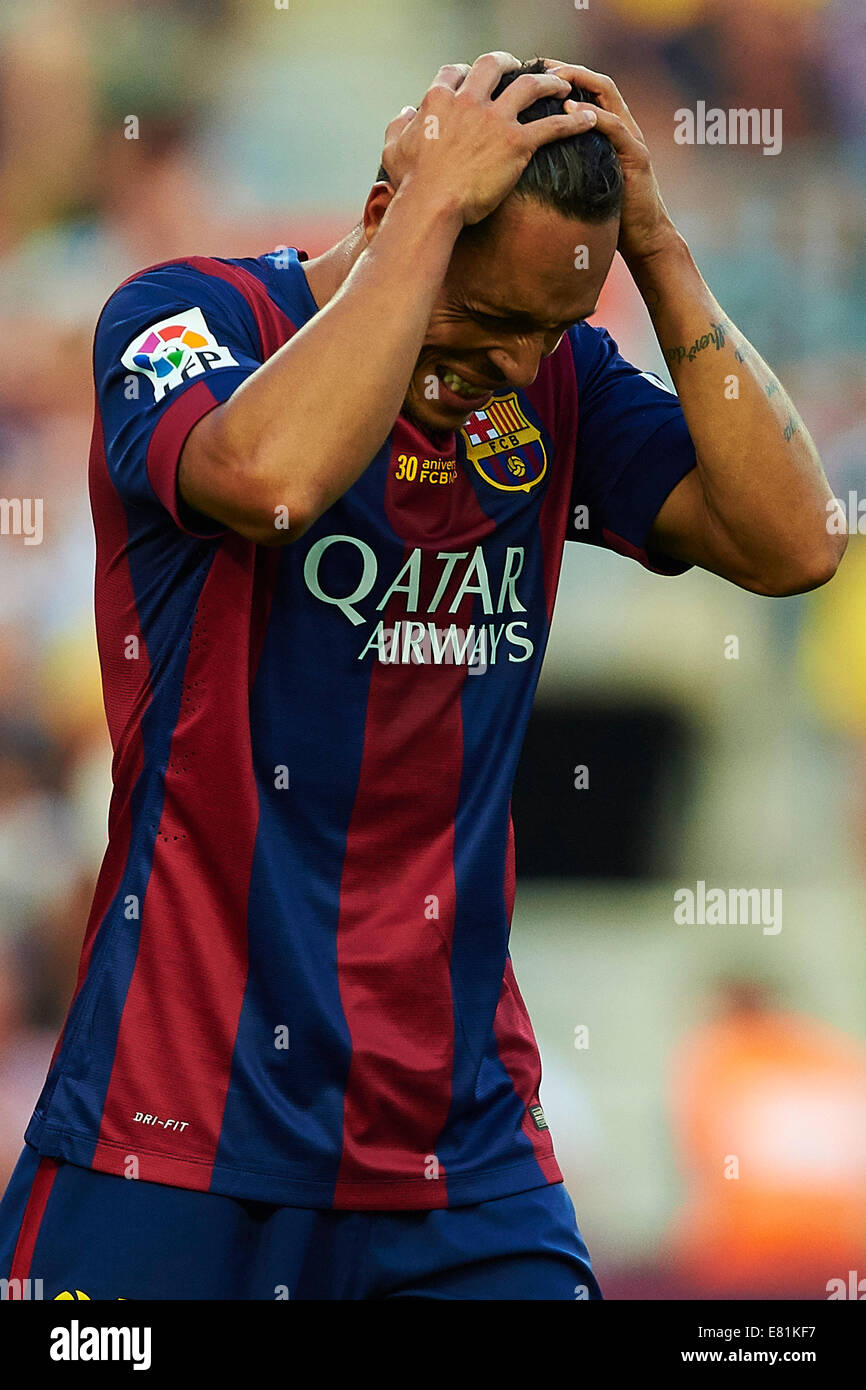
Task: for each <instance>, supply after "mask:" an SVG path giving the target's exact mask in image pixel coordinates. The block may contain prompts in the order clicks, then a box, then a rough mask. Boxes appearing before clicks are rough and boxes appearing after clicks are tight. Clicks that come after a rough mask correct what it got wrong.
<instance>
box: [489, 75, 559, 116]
mask: <svg viewBox="0 0 866 1390" xmlns="http://www.w3.org/2000/svg"><path fill="white" fill-rule="evenodd" d="M570 91H571V83H570V82H569V81H568V79H567V78H565V77H558V76H557V75H556V74H555V73H530V72H527V73H524V74H523V76H522V77H517V78H515V80H514V81H513V82H512V83H510V84H509V86H507V87H506V88H505V91H504V92H503V93H502V95H501V96H499V97H497V98H496V103H495V104H496V109H497V110H501V111H502V112H503V114H504V115H506V116H517V115H518V113H519V112H520V111H524V110H525V109H526V107H527V106H531V105H532V103H533V102H534V101H539V100H540V98H542V97H560V98H561V99H564V98H565V97H567V96H568V94H569V92H570Z"/></svg>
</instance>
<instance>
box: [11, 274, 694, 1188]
mask: <svg viewBox="0 0 866 1390" xmlns="http://www.w3.org/2000/svg"><path fill="white" fill-rule="evenodd" d="M304 259H306V256H305V253H304V252H303V251H297V250H295V249H292V250H290V251H285V250H281V251H277V252H274V253H272V254H270V255H266V256H262V257H260V258H258V259H244V260H218V259H209V258H197V257H196V258H192V259H189V260H185V261H178V262H172V263H170V264H167V265H163V266H158V267H155V268H152V269H150V270H147V271H145V272H143V273H142V274H140V275H139V276H137V277H136V278H134V279H133V280H131V281H129V282H128V283H126V284H125V285H123V286H121V288H120V289H119V290H117V291H116V292H115V294H114V295H113V296H112V297H111V299H110V300H109V301H108V304H107V305H106V307H105V309H104V311H103V313H102V315H101V318H100V322H99V325H98V328H97V332H96V340H95V350H94V367H95V383H96V408H95V421H94V430H93V443H92V450H91V458H90V492H91V499H92V509H93V518H94V526H95V531H96V541H97V562H96V598H95V601H96V622H97V635H98V642H99V653H100V662H101V667H102V678H103V689H104V698H105V707H106V712H107V719H108V724H109V729H110V734H111V741H112V746H113V752H114V756H113V765H112V775H113V793H112V799H111V806H110V812H109V842H108V848H107V851H106V855H105V859H104V862H103V865H102V868H101V871H100V874H99V878H98V882H97V886H96V890H95V896H94V901H93V907H92V911H91V914H90V918H89V922H88V927H87V931H86V936H85V941H84V946H83V952H82V959H81V966H80V971H79V977H78V985H77V989H76V993H75V996H74V999H73V1002H72V1004H71V1007H70V1011H69V1015H68V1017H67V1020H66V1023H65V1025H64V1029H63V1032H62V1034H61V1037H60V1039H59V1041H58V1044H57V1049H56V1051H55V1054H54V1058H53V1059H52V1065H51V1069H50V1072H49V1075H48V1077H47V1080H46V1083H45V1086H44V1089H43V1091H42V1094H41V1096H40V1099H39V1101H38V1104H37V1107H36V1110H35V1112H34V1115H33V1118H32V1120H31V1122H30V1125H29V1128H28V1131H27V1136H26V1137H27V1140H28V1142H29V1143H31V1144H32V1145H34V1146H35V1147H36V1148H37V1149H38V1150H39V1151H40V1152H41V1153H43V1154H46V1155H53V1156H55V1157H62V1158H65V1159H67V1160H69V1161H71V1162H73V1163H77V1164H81V1165H85V1166H90V1167H92V1168H95V1169H98V1170H100V1171H103V1172H108V1173H115V1174H124V1173H126V1174H129V1175H130V1176H137V1177H140V1178H142V1179H145V1180H149V1181H154V1182H160V1183H168V1184H171V1185H174V1186H178V1187H186V1188H193V1189H199V1190H203V1191H212V1192H218V1193H223V1194H227V1195H231V1196H235V1197H240V1198H245V1199H251V1200H261V1201H266V1202H271V1203H284V1204H294V1205H301V1206H309V1207H336V1208H342V1209H349V1210H351V1209H387V1208H405V1209H412V1208H421V1209H423V1208H433V1207H444V1206H448V1205H460V1204H466V1203H472V1202H477V1201H481V1200H484V1199H487V1198H494V1197H498V1196H504V1195H507V1194H510V1193H514V1192H519V1191H522V1190H525V1189H529V1188H532V1187H537V1186H541V1185H543V1184H545V1183H549V1182H558V1181H561V1173H560V1170H559V1168H558V1166H557V1161H556V1158H555V1156H554V1151H553V1147H552V1141H551V1135H550V1132H549V1130H548V1128H547V1124H546V1121H545V1119H544V1115H543V1111H542V1110H541V1106H540V1104H539V1085H540V1079H541V1066H540V1061H539V1054H538V1049H537V1046H536V1043H535V1040H534V1037H533V1033H532V1028H531V1026H530V1022H529V1019H528V1017H527V1011H526V1008H525V1006H524V1003H523V1000H522V998H521V995H520V991H519V990H518V987H517V984H516V982H515V978H514V974H513V971H512V966H511V960H510V955H509V931H510V922H511V915H512V907H513V900H514V841H513V832H512V827H511V818H510V795H511V787H512V781H513V778H514V773H515V768H516V764H517V759H518V754H519V751H520V747H521V742H522V738H523V733H524V729H525V726H526V722H527V719H528V716H529V711H530V706H531V703H532V699H533V693H534V690H535V686H536V682H537V680H538V675H539V670H540V666H541V661H542V657H543V654H544V649H545V644H546V641H547V635H548V629H549V625H550V620H551V615H552V611H553V604H554V597H555V593H556V587H557V579H558V575H559V569H560V563H561V558H562V552H563V543H564V541H565V540H566V539H569V538H570V539H572V540H583V541H588V542H589V543H591V544H596V545H606V546H608V547H612V548H614V549H616V550H619V551H621V552H623V553H625V554H627V555H630V556H632V557H634V558H637V559H639V560H640V561H641V562H642V563H643V564H645V565H647V566H648V567H650V568H655V569H657V570H659V571H661V572H663V573H671V574H674V573H679V572H680V571H681V570H682V569H683V568H686V567H685V566H681V565H677V564H674V563H666V562H665V561H664V559H663V558H661V557H658V556H650V555H649V554H648V552H647V537H648V534H649V530H650V527H651V524H652V522H653V520H654V518H655V516H656V514H657V512H658V510H659V508H660V506H661V504H662V503H663V501H664V499H665V497H666V496H667V495H668V494H669V492H670V491H671V489H672V488H673V487H674V486H675V485H676V484H677V482H679V480H680V479H681V478H682V477H683V476H684V474H686V473H687V472H688V471H689V470H690V469H691V468H692V467H694V464H695V456H694V450H693V447H692V443H691V440H690V438H689V435H688V431H687V429H686V426H685V421H684V418H683V414H682V410H681V408H680V405H679V402H678V401H677V398H676V396H674V395H673V394H672V393H671V392H669V391H668V390H666V389H665V388H664V387H663V386H662V385H661V384H660V383H659V382H658V381H657V380H653V379H652V378H650V377H649V376H647V375H645V374H644V373H642V372H640V371H639V370H637V369H636V368H635V367H633V366H631V365H630V364H629V363H627V362H625V361H624V360H623V359H622V357H621V356H620V355H619V353H618V351H617V348H616V344H615V343H613V341H612V340H611V339H610V337H609V336H608V335H607V334H606V333H605V332H604V331H603V330H600V329H597V328H595V327H592V326H590V325H588V324H580V325H579V326H577V327H576V328H574V329H573V330H572V331H570V332H569V333H568V334H567V335H566V336H565V337H564V338H563V339H562V341H561V343H560V344H559V346H558V347H557V349H556V351H555V352H554V353H552V354H551V356H550V357H548V358H546V359H545V360H544V361H543V362H542V365H541V369H540V371H539V373H538V376H537V378H536V380H535V382H534V383H533V385H532V386H531V387H530V389H528V390H526V391H518V392H502V393H501V394H500V395H498V396H496V397H494V398H493V399H492V400H491V401H490V403H489V404H488V406H487V408H486V409H485V410H483V411H478V412H476V413H475V414H474V415H473V416H472V417H471V418H470V419H469V420H468V421H467V423H466V426H465V427H464V428H463V429H462V430H460V431H458V432H457V433H456V434H452V435H451V436H448V437H444V438H443V437H442V436H438V437H437V440H436V443H435V444H434V442H433V441H432V440H431V439H430V438H428V437H426V436H425V434H424V433H423V432H422V431H421V429H419V427H418V426H417V425H416V424H415V423H413V421H412V420H411V419H409V418H407V417H404V416H403V415H401V416H399V417H398V419H397V420H396V422H395V424H394V427H393V429H392V431H391V434H390V436H389V438H388V439H387V441H386V442H385V444H384V445H383V446H382V448H381V449H380V450H379V452H378V453H377V454H376V457H375V458H373V459H372V460H371V461H370V464H369V467H368V468H367V469H366V471H365V472H364V473H363V475H362V476H361V477H360V478H359V480H358V481H357V482H356V483H355V485H354V486H353V487H351V488H350V489H349V491H348V492H346V493H345V495H344V496H343V497H341V498H340V499H339V501H338V502H336V503H335V504H334V505H333V506H332V507H331V508H330V509H329V510H328V511H326V512H325V513H324V514H323V515H322V516H321V517H320V518H319V519H318V521H317V522H316V523H315V524H314V525H313V526H312V527H311V528H310V529H309V530H308V531H307V532H306V534H304V536H303V537H302V538H301V539H300V540H298V541H296V542H294V543H293V544H290V545H286V546H268V547H265V546H260V545H256V544H254V543H253V542H252V541H248V540H245V539H244V538H243V537H241V536H240V535H238V534H237V533H235V532H233V531H231V530H229V529H226V528H222V527H220V526H219V525H218V524H217V523H215V522H214V521H212V520H211V519H209V518H207V517H205V516H202V515H200V514H198V513H196V512H195V511H193V510H192V509H191V508H190V507H188V506H187V505H186V504H185V503H184V502H183V500H182V499H181V498H180V496H179V494H178V489H177V467H178V460H179V456H180V452H181V449H182V447H183V444H184V441H185V439H186V438H187V436H188V434H189V432H190V430H191V429H192V428H193V426H194V425H195V424H196V422H197V421H198V420H200V419H201V418H202V417H203V416H204V415H205V414H206V413H207V412H208V411H210V410H212V409H213V408H214V407H215V406H217V405H218V404H219V403H221V402H223V401H225V400H227V399H228V397H229V396H230V395H231V394H232V392H233V391H235V390H236V389H237V388H238V387H239V386H241V384H242V383H243V382H244V381H245V380H246V378H247V377H248V376H250V374H251V373H253V372H255V371H256V369H257V368H258V367H259V366H260V365H261V363H262V362H264V361H265V360H266V359H267V358H268V357H269V356H271V355H272V354H273V353H274V352H276V351H277V349H278V348H279V347H280V346H281V345H282V344H283V343H284V342H286V341H287V340H288V339H289V338H290V337H291V336H292V334H293V333H295V332H297V331H298V330H300V329H301V328H302V327H303V325H304V324H305V323H307V321H308V320H309V319H310V318H311V317H312V316H313V315H314V314H315V313H316V304H315V301H314V300H313V298H312V296H311V293H310V290H309V287H308V284H307V279H306V275H305V272H304V268H303V265H302V261H303V260H304ZM371 331H375V325H371ZM339 389H340V383H339V382H338V381H335V383H334V391H335V392H338V391H339ZM295 426H296V429H297V433H298V439H299V441H303V440H304V438H305V437H306V436H307V435H313V434H314V432H315V422H314V421H310V420H304V419H298V420H297V421H296V422H295ZM275 524H277V525H279V524H280V521H279V518H278V517H277V518H275Z"/></svg>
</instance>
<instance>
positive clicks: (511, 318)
mask: <svg viewBox="0 0 866 1390" xmlns="http://www.w3.org/2000/svg"><path fill="white" fill-rule="evenodd" d="M597 308H598V305H597V304H595V305H593V307H592V308H591V309H590V310H589V313H587V314H582V315H581V316H580V317H579V318H576V319H565V320H563V322H562V323H551V324H543V323H542V324H539V320H538V319H537V318H536V317H535V315H534V314H529V313H527V312H526V311H525V310H523V309H506V308H504V307H503V306H502V305H499V304H496V305H486V306H484V307H482V305H481V303H480V301H479V302H478V307H477V308H476V309H474V310H473V311H472V312H474V313H477V314H481V315H482V316H483V317H487V318H494V319H502V321H503V322H504V323H525V324H532V325H536V324H539V326H540V327H541V328H549V329H550V330H551V332H554V331H555V330H556V329H557V328H563V327H568V326H570V325H571V324H574V323H582V322H583V320H584V319H588V318H591V317H592V315H593V314H594V313H595V311H596V309H597Z"/></svg>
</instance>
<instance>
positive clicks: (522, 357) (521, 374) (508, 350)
mask: <svg viewBox="0 0 866 1390" xmlns="http://www.w3.org/2000/svg"><path fill="white" fill-rule="evenodd" d="M487 356H488V357H489V358H490V361H491V362H492V363H493V364H494V366H496V367H498V369H499V371H500V372H502V374H503V376H504V377H505V378H506V380H507V382H508V385H509V386H513V387H514V388H515V390H517V391H523V390H525V389H526V387H527V386H531V385H532V383H533V381H534V380H535V378H536V377H537V376H538V368H539V366H540V365H541V359H542V357H546V356H547V351H546V343H545V339H544V337H543V336H533V337H531V338H530V337H526V338H520V339H516V340H515V341H514V342H512V343H509V344H508V346H507V347H495V348H488V350H487Z"/></svg>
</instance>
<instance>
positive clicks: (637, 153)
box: [565, 101, 650, 166]
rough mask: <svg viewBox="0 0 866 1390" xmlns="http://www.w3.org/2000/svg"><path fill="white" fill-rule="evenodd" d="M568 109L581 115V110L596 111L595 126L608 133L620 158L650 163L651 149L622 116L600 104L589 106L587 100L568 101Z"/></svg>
mask: <svg viewBox="0 0 866 1390" xmlns="http://www.w3.org/2000/svg"><path fill="white" fill-rule="evenodd" d="M565 109H566V111H572V112H574V114H575V115H579V114H580V112H581V111H592V112H594V113H595V126H596V129H597V130H600V131H601V133H602V135H606V136H607V138H608V139H609V140H610V143H611V144H612V145H613V147H614V149H615V150H616V152H617V154H618V155H619V157H620V159H621V160H622V159H626V160H628V161H629V162H630V163H632V164H634V163H637V164H646V165H647V166H648V165H649V162H650V157H649V151H648V149H647V147H646V145H645V144H644V143H643V140H639V139H637V138H636V136H634V135H633V134H632V132H631V130H630V129H629V127H628V125H627V124H626V122H625V121H624V120H623V119H622V117H621V116H617V115H616V114H615V113H614V112H613V111H605V110H604V109H603V108H602V107H599V106H589V105H587V103H586V102H581V101H567V102H566V103H565Z"/></svg>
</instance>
